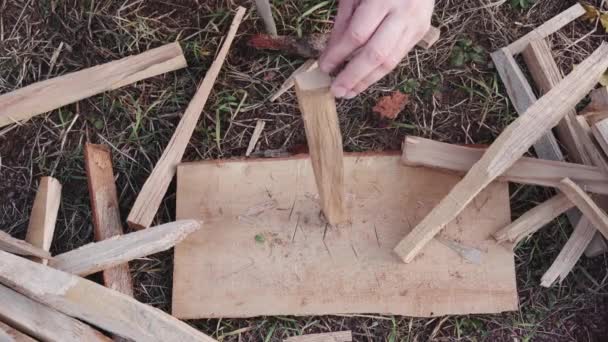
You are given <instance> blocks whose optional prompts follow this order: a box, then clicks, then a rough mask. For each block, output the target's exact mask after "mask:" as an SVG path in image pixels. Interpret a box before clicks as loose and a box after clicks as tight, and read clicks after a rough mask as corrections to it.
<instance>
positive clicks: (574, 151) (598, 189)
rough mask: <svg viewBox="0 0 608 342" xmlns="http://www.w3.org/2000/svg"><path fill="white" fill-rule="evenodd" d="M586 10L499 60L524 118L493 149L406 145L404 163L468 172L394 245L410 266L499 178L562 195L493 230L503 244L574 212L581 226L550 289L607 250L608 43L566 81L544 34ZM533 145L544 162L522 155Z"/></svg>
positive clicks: (550, 25) (547, 27)
mask: <svg viewBox="0 0 608 342" xmlns="http://www.w3.org/2000/svg"><path fill="white" fill-rule="evenodd" d="M584 13H585V10H584V9H583V7H582V6H581V5H578V4H577V5H575V6H573V7H571V8H570V9H568V10H566V11H565V12H563V13H561V14H559V15H558V16H556V17H555V18H553V19H551V20H549V21H548V22H546V23H545V24H543V25H542V26H540V27H538V28H537V29H535V30H533V31H532V32H530V33H529V34H527V35H525V36H524V37H522V38H521V39H519V40H517V41H515V42H514V43H512V44H510V45H508V46H506V47H504V48H502V49H499V50H498V51H496V52H494V53H493V54H492V59H493V61H494V64H495V67H496V68H497V70H498V71H499V74H500V75H501V78H502V79H503V82H504V84H505V87H506V89H507V92H508V94H509V97H510V98H511V101H512V103H513V106H514V107H515V109H516V110H517V111H518V113H519V114H520V117H519V118H518V119H517V120H515V121H514V122H513V123H512V124H510V125H509V126H508V127H507V128H506V130H505V131H504V132H503V133H502V134H500V136H499V137H498V138H497V139H496V141H495V142H494V143H493V144H492V145H491V146H490V147H489V148H488V149H487V150H479V149H473V148H467V147H462V146H454V145H449V144H443V143H439V142H434V141H429V140H425V139H420V138H408V139H406V141H405V144H404V151H403V159H404V161H405V162H406V163H407V164H410V165H422V166H427V167H434V168H440V169H446V170H451V171H456V172H461V173H466V175H465V177H464V178H463V179H462V181H460V182H459V183H458V184H457V185H456V186H455V187H454V188H453V189H452V191H451V192H450V193H449V194H448V196H446V197H445V199H444V200H443V201H441V202H440V203H439V205H438V206H437V207H436V208H435V209H434V210H433V211H432V212H431V213H429V214H428V215H427V216H426V217H425V218H424V219H423V220H422V221H421V222H420V223H419V224H418V225H417V226H416V227H415V228H414V229H413V230H412V231H411V232H410V233H409V234H408V235H407V236H406V237H405V238H404V239H403V240H402V241H401V242H400V243H399V245H398V246H397V247H396V248H395V252H396V253H397V254H398V255H399V256H400V257H401V258H402V259H403V260H404V261H405V262H411V261H412V260H414V258H415V257H416V256H417V255H418V254H419V253H420V251H421V250H422V249H423V248H424V246H425V245H426V244H427V243H428V242H429V241H430V240H432V239H433V237H435V235H436V234H437V233H439V232H440V231H441V230H442V229H443V227H445V226H446V224H448V223H449V222H450V221H452V220H453V219H454V218H456V217H457V216H458V215H459V214H460V212H461V211H462V210H463V209H464V208H465V207H466V206H467V205H468V204H469V203H470V202H471V201H472V200H473V199H474V198H475V197H476V195H477V194H478V193H479V192H480V191H481V190H482V189H484V188H485V187H486V186H487V185H488V184H490V183H491V182H492V181H494V180H496V179H501V180H505V181H510V182H516V183H522V184H532V185H539V186H547V187H553V188H555V189H557V195H556V196H554V197H553V198H551V199H549V200H548V201H546V202H545V203H541V204H540V205H538V206H537V207H535V208H533V209H532V210H530V211H529V212H527V213H525V214H524V215H522V216H521V217H520V218H519V219H517V220H516V221H515V222H513V223H512V224H510V225H509V226H507V227H504V229H502V230H500V231H498V232H496V233H495V234H494V236H495V238H496V239H497V240H498V241H499V242H505V243H507V244H508V245H510V244H512V243H517V242H518V241H521V240H522V239H524V238H526V237H527V236H529V235H530V234H532V233H534V232H535V231H537V230H538V229H540V228H541V227H542V226H544V225H545V224H547V223H549V222H550V221H552V220H553V219H555V218H556V217H557V216H559V215H560V214H562V213H567V215H568V219H569V220H570V222H571V223H572V225H573V227H574V231H573V233H572V235H571V236H570V239H569V240H568V242H567V243H566V245H565V246H564V247H563V249H562V251H561V252H560V254H559V255H558V257H557V259H556V260H555V262H554V263H553V265H552V266H551V267H550V268H549V269H548V270H547V271H546V273H545V275H544V276H543V277H542V285H543V286H551V284H553V283H554V282H555V281H556V280H557V279H560V280H563V279H564V278H565V277H566V276H567V275H568V273H569V272H570V271H571V270H572V268H573V267H574V265H575V263H576V262H577V261H578V259H579V258H580V257H581V255H582V254H583V252H584V251H585V250H586V252H587V255H588V256H594V255H598V254H601V253H604V252H605V251H606V242H605V240H604V238H605V237H608V216H607V215H606V210H607V209H608V196H606V195H607V194H606V190H608V183H606V181H607V180H608V163H607V153H608V144H607V142H608V140H607V138H608V90H607V89H606V88H599V89H594V88H595V87H596V85H597V84H598V80H599V79H600V77H601V76H602V75H603V74H604V72H605V71H606V69H607V68H608V44H606V43H604V44H602V45H601V46H600V47H599V48H598V49H597V50H596V51H595V52H594V53H593V54H592V55H591V56H589V57H588V58H587V59H586V60H585V61H584V62H582V63H581V64H580V65H578V66H577V67H576V68H575V69H574V71H572V72H571V73H570V74H569V75H568V76H566V77H565V78H564V77H563V76H562V72H561V70H560V69H559V68H558V66H557V65H556V62H555V60H554V58H553V56H552V51H551V49H550V47H549V44H548V41H547V36H549V35H550V34H552V33H554V32H556V31H557V30H559V29H560V28H562V27H564V26H565V25H567V24H568V23H570V22H571V21H573V20H574V19H576V18H578V17H580V16H582V15H583V14H584ZM519 53H522V54H523V59H524V61H525V63H526V65H527V67H528V69H529V70H530V73H531V75H532V78H533V80H534V82H535V84H536V90H537V93H538V94H540V95H542V96H541V97H540V98H539V99H537V98H536V96H535V93H534V91H533V88H532V87H531V86H530V84H529V83H528V81H527V80H526V77H525V75H524V73H523V72H522V70H521V69H520V67H519V66H518V64H517V62H516V61H515V58H514V56H515V55H517V54H519ZM589 94H590V97H591V104H590V105H589V106H588V107H587V108H586V109H585V110H583V111H582V112H581V113H580V114H578V113H577V112H576V111H575V106H576V105H577V104H579V102H581V100H582V99H584V98H585V96H587V95H589ZM554 127H555V132H553V130H552V128H554ZM558 139H559V140H558ZM532 146H533V147H534V150H535V152H536V155H537V156H538V158H539V159H533V158H522V155H523V154H524V153H526V152H527V151H528V149H529V148H530V147H532ZM560 146H563V147H564V148H565V149H564V150H561V149H560ZM588 193H591V194H588ZM598 232H599V233H598ZM602 235H603V237H602Z"/></svg>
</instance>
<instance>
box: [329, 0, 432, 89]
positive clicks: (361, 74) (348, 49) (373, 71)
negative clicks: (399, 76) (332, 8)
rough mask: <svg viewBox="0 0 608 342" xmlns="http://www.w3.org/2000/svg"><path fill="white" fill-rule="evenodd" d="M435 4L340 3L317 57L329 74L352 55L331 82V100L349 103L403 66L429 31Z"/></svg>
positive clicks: (411, 0) (408, 0)
mask: <svg viewBox="0 0 608 342" xmlns="http://www.w3.org/2000/svg"><path fill="white" fill-rule="evenodd" d="M434 6H435V0H340V3H339V5H338V15H337V16H336V21H335V23H334V28H333V31H332V34H331V38H330V39H329V43H328V44H327V48H326V49H325V51H324V52H323V54H322V55H321V57H320V59H319V67H320V68H321V70H322V71H324V72H327V73H330V72H332V71H335V69H336V68H337V67H338V66H340V65H341V64H342V63H344V61H345V60H346V59H347V58H349V57H351V58H352V59H351V60H350V61H349V62H348V63H347V64H346V67H345V68H344V69H343V70H342V71H341V72H340V73H339V74H338V76H337V77H336V79H335V80H334V81H333V83H332V86H331V90H332V93H333V94H334V96H336V97H344V98H347V99H351V98H353V97H355V96H357V94H359V93H361V92H362V91H364V90H365V89H367V88H368V87H369V86H371V85H372V84H374V83H376V82H378V81H379V80H380V79H382V78H383V77H384V76H386V75H387V74H388V73H389V72H391V71H392V70H393V69H394V68H395V67H396V66H397V65H398V64H399V62H401V60H402V59H403V57H405V55H407V53H408V52H409V51H410V50H411V49H412V48H413V47H414V46H415V45H416V44H417V43H418V42H419V41H420V40H421V39H422V37H424V35H425V34H426V32H427V31H428V30H429V29H430V27H431V15H432V14H433V8H434Z"/></svg>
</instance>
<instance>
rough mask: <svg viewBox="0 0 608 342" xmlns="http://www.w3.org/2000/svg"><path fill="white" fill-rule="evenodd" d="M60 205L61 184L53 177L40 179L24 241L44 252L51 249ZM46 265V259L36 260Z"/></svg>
mask: <svg viewBox="0 0 608 342" xmlns="http://www.w3.org/2000/svg"><path fill="white" fill-rule="evenodd" d="M59 203H61V183H59V181H58V180H57V179H55V178H53V177H42V178H41V179H40V185H39V186H38V192H37V193H36V198H35V199H34V206H33V207H32V213H31V215H30V223H29V225H28V228H27V234H26V236H25V241H27V242H29V243H31V244H32V245H33V246H36V247H40V248H42V249H44V250H45V251H47V252H48V251H49V250H50V249H51V243H52V242H53V234H54V233H55V224H56V223H57V214H59ZM36 260H37V261H40V262H42V263H43V264H45V265H46V263H47V262H48V260H47V259H36Z"/></svg>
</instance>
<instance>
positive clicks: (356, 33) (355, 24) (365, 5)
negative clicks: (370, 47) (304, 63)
mask: <svg viewBox="0 0 608 342" xmlns="http://www.w3.org/2000/svg"><path fill="white" fill-rule="evenodd" d="M384 3H385V2H384V1H369V0H368V1H362V2H361V4H360V5H359V6H358V7H357V8H356V10H355V12H354V13H353V14H352V17H351V18H350V22H349V24H348V26H347V28H346V29H345V30H344V31H343V33H342V34H341V35H340V36H339V38H338V39H336V41H335V42H333V43H332V44H330V45H329V46H328V47H327V49H326V50H325V52H324V53H323V55H322V56H321V58H320V59H319V67H320V68H321V70H323V71H324V72H328V73H329V72H331V71H333V70H334V69H335V68H336V67H338V66H339V65H340V64H342V63H343V62H344V61H345V60H346V58H347V57H349V56H350V55H351V54H352V53H353V52H354V51H355V50H356V49H358V48H359V47H361V46H363V45H365V44H366V43H367V41H368V40H369V39H370V37H371V36H372V35H373V34H374V32H375V31H376V29H377V28H378V26H379V25H380V23H382V21H383V20H384V18H385V17H386V15H387V14H388V11H389V7H388V6H387V5H384Z"/></svg>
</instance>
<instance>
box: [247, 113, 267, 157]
mask: <svg viewBox="0 0 608 342" xmlns="http://www.w3.org/2000/svg"><path fill="white" fill-rule="evenodd" d="M265 126H266V121H263V120H258V121H257V122H256V123H255V128H254V129H253V134H252V135H251V140H249V146H247V152H245V156H247V157H249V156H250V155H251V152H253V149H254V148H255V145H257V143H258V140H260V136H261V135H262V132H263V131H264V127H265Z"/></svg>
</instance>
